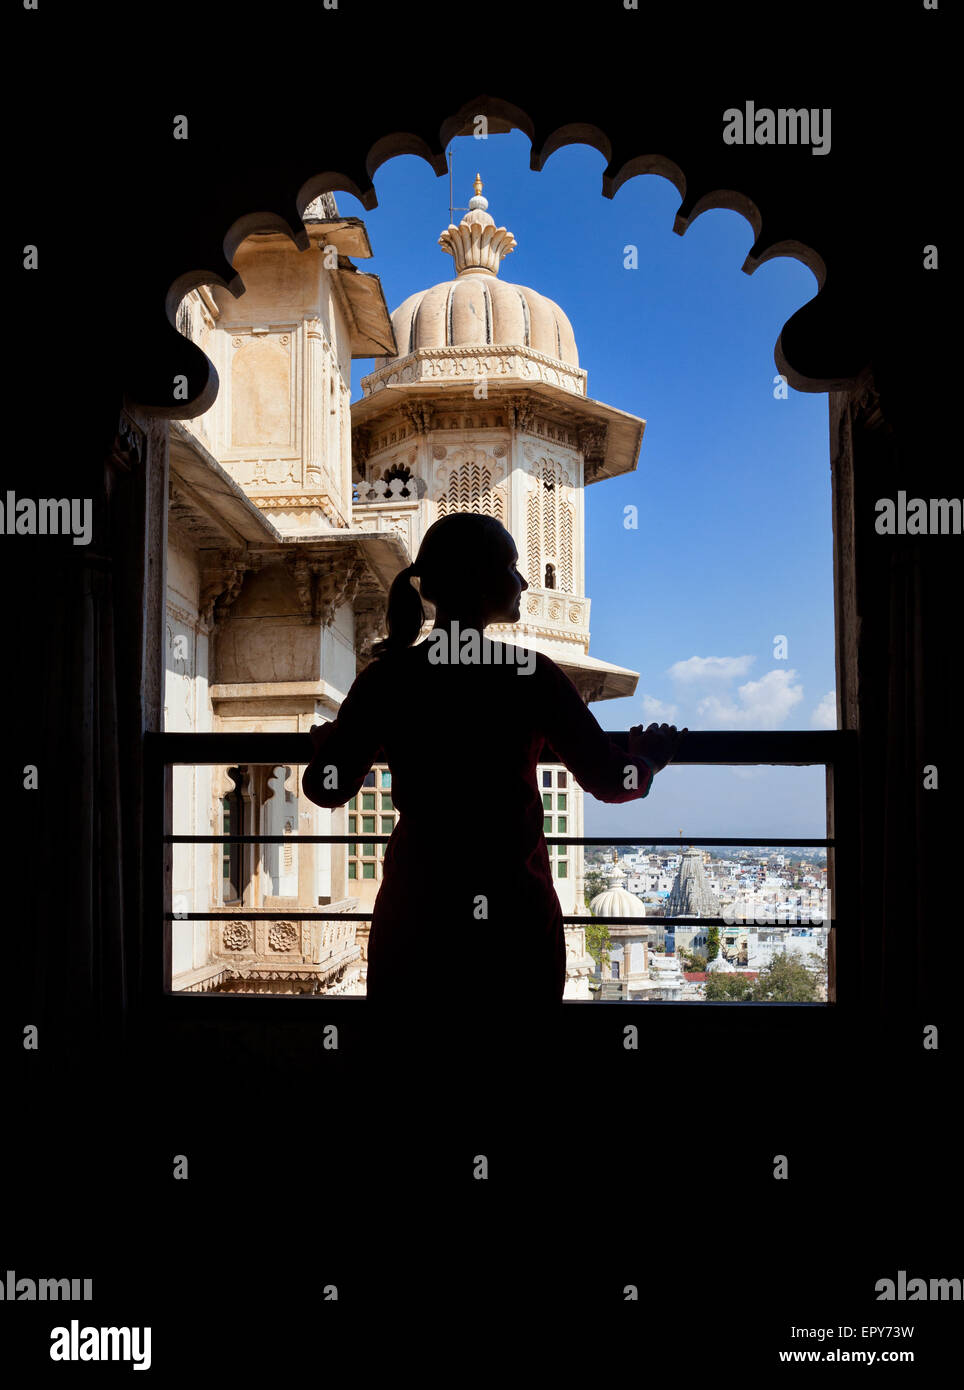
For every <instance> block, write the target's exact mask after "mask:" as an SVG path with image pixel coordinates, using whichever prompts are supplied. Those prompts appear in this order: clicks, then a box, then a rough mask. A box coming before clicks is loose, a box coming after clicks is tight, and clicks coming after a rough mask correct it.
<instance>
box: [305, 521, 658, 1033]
mask: <svg viewBox="0 0 964 1390" xmlns="http://www.w3.org/2000/svg"><path fill="white" fill-rule="evenodd" d="M518 558H519V554H518V551H517V549H516V546H515V542H514V541H513V539H512V537H511V535H510V534H509V532H508V531H507V530H506V529H505V528H504V527H503V526H502V525H501V524H500V523H499V522H498V521H496V520H495V519H494V518H493V517H489V516H479V515H476V514H474V513H469V512H462V513H456V514H454V515H450V516H446V517H443V518H442V519H441V520H439V521H437V522H435V524H434V525H433V526H431V527H430V528H429V529H428V531H427V532H426V533H425V537H424V539H423V541H422V544H421V546H420V548H419V552H418V556H417V559H416V561H415V563H414V564H413V565H411V566H409V568H408V569H407V570H403V571H402V572H401V573H400V574H399V575H398V576H397V577H396V578H395V580H394V582H393V584H392V587H391V591H390V594H389V600H388V613H387V628H388V637H387V639H386V640H385V641H384V642H382V643H379V644H377V646H376V648H375V649H374V657H373V660H372V661H371V662H370V663H369V665H368V666H367V667H366V668H365V669H364V670H363V671H362V672H361V674H360V675H359V676H358V677H357V679H356V680H355V683H354V685H353V686H352V688H351V690H350V691H349V692H348V694H347V696H346V697H345V699H344V701H343V703H342V705H341V709H340V711H339V713H338V717H337V719H336V720H334V721H333V722H332V723H330V724H325V725H321V726H318V727H316V728H314V729H312V731H311V734H312V738H313V741H314V744H315V755H314V757H313V759H312V761H311V763H310V764H309V766H308V767H307V768H306V770H305V773H304V779H303V788H304V792H305V795H306V796H307V797H309V799H310V800H312V801H314V802H315V803H316V804H317V805H319V806H328V807H334V806H342V805H344V804H345V802H346V801H348V800H349V799H350V798H351V797H353V796H355V795H356V793H357V792H358V791H359V789H360V788H361V786H362V784H363V782H364V779H365V777H366V775H367V774H368V772H369V770H370V769H371V766H372V763H373V762H374V761H376V760H378V761H384V762H387V763H388V766H389V767H390V769H391V773H392V799H393V801H394V804H395V807H396V808H397V810H398V813H399V816H398V822H397V824H396V826H395V829H394V831H393V833H392V836H391V839H390V841H389V843H388V845H387V846H386V848H385V857H384V876H383V881H382V885H381V888H380V889H379V892H378V896H377V898H376V900H375V905H374V908H373V918H372V924H371V933H370V936H369V942H368V998H369V1000H371V1001H372V1004H373V1005H374V1004H376V1003H379V1004H384V1005H385V1006H395V1005H399V1006H403V1007H404V1006H412V1008H413V1009H415V1010H421V1009H423V1008H426V1007H427V1008H428V1009H429V1010H430V1011H432V1012H437V1011H438V1010H439V1009H440V1008H441V1009H443V1010H444V1011H445V1012H446V1014H447V1016H448V1017H451V1018H453V1019H455V1020H463V1019H465V1018H467V1017H468V1016H470V1015H471V1016H472V1017H473V1018H474V1019H475V1020H478V1017H479V1013H480V1012H481V1014H482V1015H484V1016H486V1017H487V1018H489V1019H490V1020H491V1019H494V1020H498V1019H499V1018H501V1017H504V1015H505V1012H506V1010H507V1009H508V1010H512V1011H514V1012H515V1011H518V1010H527V1011H531V1010H532V1009H533V1008H535V1009H537V1010H538V1009H539V1007H540V1006H546V1007H548V1008H549V1009H552V1008H554V1006H556V1005H558V1004H559V1002H560V1001H561V999H562V994H563V988H564V985H565V978H566V945H565V933H564V930H563V922H562V908H561V905H560V902H559V898H558V895H557V893H556V890H555V888H554V886H553V880H552V875H551V873H550V868H549V855H548V850H547V846H546V842H545V838H544V835H543V815H544V811H543V802H542V790H541V788H540V787H539V786H538V785H537V783H536V764H537V763H538V762H539V760H540V757H541V756H542V753H543V743H546V744H548V745H549V748H550V749H551V750H552V751H553V752H554V753H555V754H556V755H557V756H558V757H559V758H560V759H561V760H562V762H563V763H564V764H565V766H566V767H567V768H568V769H569V771H570V772H571V773H572V774H573V776H574V777H575V778H576V781H577V782H578V783H579V785H580V786H581V787H583V788H584V790H586V791H587V792H590V793H591V794H592V795H593V796H595V797H596V798H597V799H598V800H600V801H607V802H624V801H632V800H634V799H636V798H638V797H643V796H646V794H647V793H648V791H649V789H650V786H651V785H652V781H653V776H654V773H656V772H658V771H659V770H660V769H661V768H662V767H664V766H665V765H666V763H668V762H669V761H670V760H671V758H672V756H673V753H674V751H675V748H676V744H677V740H678V738H679V734H678V733H677V731H676V729H675V728H674V727H671V726H668V725H665V724H664V725H662V726H661V727H657V725H655V724H651V725H650V727H649V729H647V730H646V732H645V733H644V732H643V730H642V726H641V725H636V726H635V728H634V729H633V730H632V731H631V733H630V739H629V749H630V751H629V753H628V754H627V753H626V752H624V751H623V750H622V749H621V748H619V747H618V746H617V744H615V743H614V742H613V741H612V740H610V739H609V738H608V737H607V736H606V734H605V733H604V732H603V730H602V729H601V728H600V726H599V724H598V723H597V721H596V719H595V718H594V717H593V715H592V714H591V713H590V711H589V710H588V709H587V708H586V705H585V704H584V703H583V701H582V698H581V697H580V695H579V693H578V691H577V690H576V687H575V686H574V685H573V684H572V682H571V681H570V680H569V678H568V676H566V675H565V674H564V673H563V672H562V671H561V670H560V668H559V667H558V666H557V665H556V664H555V662H553V661H551V660H550V659H549V657H547V656H545V655H543V654H542V653H540V652H534V651H532V650H531V649H526V648H522V647H513V646H509V645H507V644H503V643H499V642H491V641H490V640H489V639H488V638H485V637H484V636H483V629H484V628H485V625H486V624H487V623H493V622H508V623H512V622H517V621H518V620H519V616H520V613H519V600H520V596H521V594H522V591H523V590H524V589H527V588H528V587H529V586H528V584H527V583H526V581H525V579H523V577H522V575H521V574H520V573H519V571H518V569H517V568H516V562H517V560H518ZM413 575H414V576H417V577H418V580H419V584H420V587H421V593H422V595H424V597H425V598H426V599H428V600H429V601H431V602H432V603H433V604H434V605H435V609H436V619H435V626H434V628H433V629H432V631H431V633H430V634H429V636H428V638H427V639H426V640H425V641H423V642H419V643H417V645H413V644H414V643H415V642H416V639H417V638H418V637H419V634H420V632H421V628H422V625H423V623H424V620H425V612H424V609H423V607H422V603H421V599H420V597H419V594H418V592H416V590H415V588H414V586H413V583H412V577H413ZM443 639H445V640H443ZM473 642H474V650H473V648H472V647H471V646H470V645H469V643H473ZM460 657H461V659H459V658H460Z"/></svg>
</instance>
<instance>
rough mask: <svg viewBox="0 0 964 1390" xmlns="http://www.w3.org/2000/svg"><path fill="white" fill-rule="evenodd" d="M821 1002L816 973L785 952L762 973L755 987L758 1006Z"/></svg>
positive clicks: (754, 995)
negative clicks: (762, 1004)
mask: <svg viewBox="0 0 964 1390" xmlns="http://www.w3.org/2000/svg"><path fill="white" fill-rule="evenodd" d="M816 998H817V980H816V976H815V974H814V972H813V970H812V969H810V968H808V967H807V966H806V965H804V963H803V961H802V960H799V959H798V958H797V957H796V956H791V955H789V954H788V953H787V952H786V951H781V952H780V954H779V955H775V956H774V957H773V959H772V960H771V961H770V963H769V964H768V965H766V966H764V968H763V969H762V970H761V971H760V974H759V976H758V978H757V980H756V982H755V984H754V986H753V1000H754V1002H755V1003H765V1004H772V1003H781V1004H806V1003H808V1002H810V1001H812V1000H815V999H816Z"/></svg>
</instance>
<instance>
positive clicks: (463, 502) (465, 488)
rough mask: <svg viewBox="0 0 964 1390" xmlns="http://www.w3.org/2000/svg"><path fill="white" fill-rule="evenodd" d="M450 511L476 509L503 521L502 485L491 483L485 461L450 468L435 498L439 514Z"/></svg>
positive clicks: (473, 510) (447, 513) (490, 474)
mask: <svg viewBox="0 0 964 1390" xmlns="http://www.w3.org/2000/svg"><path fill="white" fill-rule="evenodd" d="M451 512H477V513H479V514H480V515H482V516H494V517H495V519H496V520H497V521H501V522H502V525H503V526H504V525H505V501H504V498H503V495H502V489H501V488H497V487H493V486H492V473H491V470H490V469H489V468H487V467H486V465H485V464H484V463H478V462H476V461H472V462H470V463H462V464H459V466H458V467H457V468H453V469H452V472H451V473H450V474H449V477H448V483H447V485H446V488H445V491H444V492H443V493H442V495H441V497H440V498H439V502H438V514H439V516H440V517H442V516H448V515H449V514H450V513H451Z"/></svg>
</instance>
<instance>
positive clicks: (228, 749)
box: [144, 730, 858, 1007]
mask: <svg viewBox="0 0 964 1390" xmlns="http://www.w3.org/2000/svg"><path fill="white" fill-rule="evenodd" d="M608 737H609V738H611V739H612V740H613V741H614V742H615V743H617V744H618V745H620V746H621V747H626V741H627V738H628V733H627V731H619V732H610V733H609V734H608ZM856 738H857V736H856V733H854V732H852V731H849V730H821V731H815V732H809V731H776V732H753V733H745V732H739V733H731V732H712V733H709V732H700V731H690V732H688V733H687V735H686V737H685V739H684V740H683V741H682V744H681V746H680V749H679V751H678V752H677V754H676V756H675V758H674V759H673V766H677V767H679V766H700V765H701V766H713V765H716V766H760V765H770V766H785V767H786V766H789V767H804V766H819V765H823V766H824V767H825V769H826V778H827V831H828V834H827V836H825V837H823V838H811V839H795V838H791V839H787V838H777V839H769V838H765V839H761V838H760V837H759V836H757V837H755V838H746V837H739V838H734V837H732V836H702V837H697V836H692V835H688V836H680V835H651V834H649V833H641V834H637V835H634V836H612V835H608V836H573V835H557V836H548V835H547V836H546V843H547V844H556V845H640V844H647V845H672V846H674V847H676V848H682V847H685V846H688V845H731V846H737V845H742V846H747V847H749V846H757V845H761V844H766V845H768V846H771V847H778V848H804V847H813V848H820V847H824V848H826V850H827V888H828V891H829V900H830V903H831V908H832V916H831V918H830V919H829V922H828V924H827V925H828V927H829V934H828V945H827V956H828V959H827V965H828V985H827V1002H828V1003H830V1004H834V1003H839V1002H845V1001H846V1000H847V999H848V998H850V999H852V998H854V997H855V993H856V981H855V970H856V966H857V962H856V960H855V957H854V953H853V951H852V950H851V949H849V948H850V945H851V943H852V940H853V935H854V934H853V933H850V934H849V936H848V934H847V933H846V932H845V933H844V934H843V937H842V939H841V940H839V941H838V935H837V928H838V923H846V922H847V921H852V920H853V917H854V913H855V911H856V908H857V901H858V891H857V882H856V866H857V853H856V829H857V820H856V814H857V812H856ZM145 756H146V766H145V797H146V816H145V846H144V852H145V858H146V864H147V874H146V884H147V894H148V897H149V898H151V897H152V896H153V900H154V901H156V902H157V903H158V904H159V913H160V917H159V919H155V922H156V924H157V925H160V927H161V930H160V931H157V930H153V931H149V933H148V942H149V943H150V942H151V941H154V942H155V943H156V942H157V941H158V940H160V942H161V943H162V949H161V951H160V953H159V955H160V959H158V956H157V955H152V957H151V958H152V960H153V962H154V964H153V965H151V966H150V967H149V968H150V969H151V970H152V972H153V971H154V970H155V969H156V968H158V967H159V970H160V976H161V979H160V980H159V981H158V977H157V975H154V976H153V980H154V981H157V983H159V984H160V993H161V994H162V995H170V994H172V989H171V981H172V975H171V967H172V925H171V924H172V923H173V922H174V921H219V920H223V919H230V920H232V921H252V922H256V921H277V920H278V919H279V917H283V918H284V920H285V921H291V922H296V921H332V920H335V919H337V920H339V921H349V922H369V921H371V918H372V913H371V911H368V912H332V910H331V907H330V905H329V907H328V910H327V911H325V910H323V907H322V908H320V909H319V910H311V911H301V910H294V911H291V910H289V909H288V908H274V909H260V910H257V909H255V910H251V909H244V908H241V909H237V908H231V909H228V910H224V911H208V912H177V913H175V912H174V911H173V905H172V882H173V872H172V871H173V846H174V845H176V844H286V845H290V844H297V843H298V842H301V843H303V844H323V845H332V844H387V843H388V841H389V839H390V838H391V837H390V836H389V835H375V834H367V835H366V834H360V833H357V832H353V833H347V832H346V833H344V834H340V835H301V834H298V835H295V834H291V835H242V834H237V835H175V834H173V833H172V830H171V826H172V823H173V768H174V767H175V766H177V765H189V766H201V765H206V764H208V765H218V766H227V767H235V766H239V765H246V764H261V765H271V766H274V767H278V766H291V765H294V764H301V765H304V764H307V763H309V762H310V761H311V759H312V758H313V757H314V746H313V744H312V741H311V738H310V736H309V735H308V734H306V733H300V734H299V733H281V734H274V733H270V734H269V733H218V734H208V733H203V734H190V733H187V734H184V733H149V734H147V735H146V736H145ZM560 761H561V760H560V759H559V758H557V757H556V756H555V754H554V753H553V752H552V750H551V749H550V748H549V746H548V745H545V746H544V747H543V750H542V753H541V754H540V756H539V758H538V759H537V762H538V763H539V764H551V763H559V762H560ZM386 762H387V759H386V758H385V757H384V754H383V752H382V750H381V749H379V750H378V752H377V754H376V756H375V758H374V759H373V765H375V764H379V763H386ZM841 850H843V854H842V858H841V860H840V861H838V853H839V852H840V851H841ZM562 920H563V922H565V923H569V924H578V923H582V924H585V923H586V922H587V921H592V920H594V919H592V918H587V917H586V916H585V915H578V914H564V915H563V919H562ZM603 920H605V922H606V923H607V924H609V925H613V926H619V925H633V924H638V922H639V920H640V919H639V918H638V917H606V918H605V919H603ZM653 920H654V921H658V922H659V923H660V925H662V926H676V925H682V924H684V923H685V924H687V925H692V924H693V923H694V921H698V922H699V923H700V925H705V926H708V927H709V926H732V925H733V924H732V923H729V922H726V921H725V919H724V918H722V917H699V918H693V917H660V918H654V919H653ZM149 950H150V947H149ZM155 988H156V986H155V984H154V983H153V982H149V983H148V994H149V995H153V994H154V993H155ZM193 997H194V998H196V999H203V998H208V997H210V996H207V995H195V996H193ZM233 997H235V998H242V997H245V996H242V995H235V996H233ZM314 997H316V998H324V997H325V996H324V995H323V994H322V995H318V996H314ZM684 1007H685V1006H684Z"/></svg>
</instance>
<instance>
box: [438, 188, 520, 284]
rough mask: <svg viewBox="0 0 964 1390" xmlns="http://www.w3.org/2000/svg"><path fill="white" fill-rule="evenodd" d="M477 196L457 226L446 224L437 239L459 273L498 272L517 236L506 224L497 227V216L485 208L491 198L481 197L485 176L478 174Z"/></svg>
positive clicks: (490, 273)
mask: <svg viewBox="0 0 964 1390" xmlns="http://www.w3.org/2000/svg"><path fill="white" fill-rule="evenodd" d="M472 187H473V188H474V189H475V197H474V198H470V199H469V210H468V212H467V213H466V214H465V216H464V217H463V218H462V221H461V222H460V223H459V225H458V226H457V227H456V226H455V225H454V224H453V225H451V226H449V227H447V228H446V229H445V231H444V232H443V233H442V235H441V236H440V237H439V239H438V243H439V246H441V247H442V250H443V251H446V252H447V253H448V254H449V255H450V256H451V257H452V258H453V260H454V261H455V273H456V275H498V273H499V264H500V262H501V260H502V257H503V256H507V255H508V254H509V252H510V251H511V250H512V249H513V247H514V246H515V237H514V236H513V235H512V233H511V232H509V231H506V229H505V227H496V225H495V219H494V218H493V217H491V216H490V215H489V213H488V212H487V211H486V209H487V208H488V206H489V200H488V199H487V198H483V197H482V175H481V174H476V176H475V183H474V184H473V185H472Z"/></svg>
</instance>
